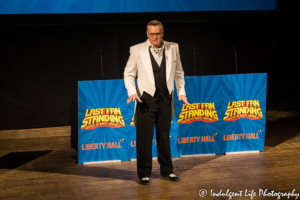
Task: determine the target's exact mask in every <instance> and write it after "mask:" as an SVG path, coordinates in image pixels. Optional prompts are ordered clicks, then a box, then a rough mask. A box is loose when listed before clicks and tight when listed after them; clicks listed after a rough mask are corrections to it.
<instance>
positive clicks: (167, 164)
mask: <svg viewBox="0 0 300 200" xmlns="http://www.w3.org/2000/svg"><path fill="white" fill-rule="evenodd" d="M171 98H172V97H171V96H169V97H168V98H165V99H163V98H162V97H161V96H159V97H152V96H151V95H149V94H148V93H146V92H144V94H143V96H142V97H141V100H142V101H143V102H142V103H139V102H138V103H137V107H136V113H135V117H136V120H135V121H136V152H137V172H138V177H139V178H143V177H150V175H151V171H152V140H153V133H154V124H155V128H156V139H157V159H158V163H159V164H160V173H161V175H162V176H167V175H169V174H172V173H173V165H172V159H171V149H170V137H169V134H170V128H171V109H172V108H171V100H172V99H171Z"/></svg>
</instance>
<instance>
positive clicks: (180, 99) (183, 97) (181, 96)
mask: <svg viewBox="0 0 300 200" xmlns="http://www.w3.org/2000/svg"><path fill="white" fill-rule="evenodd" d="M178 100H179V101H183V102H184V104H183V106H186V105H191V104H190V103H189V102H188V101H187V97H186V96H184V95H180V96H179V97H178Z"/></svg>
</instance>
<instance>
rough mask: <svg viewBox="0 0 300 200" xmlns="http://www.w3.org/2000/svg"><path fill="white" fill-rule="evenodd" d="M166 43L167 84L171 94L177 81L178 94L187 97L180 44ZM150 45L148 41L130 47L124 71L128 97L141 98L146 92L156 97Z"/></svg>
mask: <svg viewBox="0 0 300 200" xmlns="http://www.w3.org/2000/svg"><path fill="white" fill-rule="evenodd" d="M164 43H165V56H166V83H167V87H168V90H169V94H171V93H172V92H173V90H174V81H175V85H176V89H177V94H178V95H186V94H185V89H184V84H185V82H184V72H183V70H182V66H181V61H180V55H179V48H178V44H176V43H173V42H167V41H164ZM149 45H150V41H149V40H147V41H146V42H144V43H140V44H137V45H135V46H132V47H130V57H129V59H128V62H127V65H126V67H125V71H124V82H125V87H126V89H127V92H128V96H131V95H133V94H137V95H138V96H139V97H141V96H142V95H143V92H144V91H145V92H147V93H148V94H150V95H151V96H154V93H155V90H156V88H155V81H154V75H153V69H152V63H151V58H150V54H149ZM136 75H137V76H138V79H137V87H136V86H135V78H136ZM173 107H174V106H173ZM172 113H173V112H172Z"/></svg>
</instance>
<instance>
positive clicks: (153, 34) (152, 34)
mask: <svg viewBox="0 0 300 200" xmlns="http://www.w3.org/2000/svg"><path fill="white" fill-rule="evenodd" d="M149 35H150V36H151V37H154V36H156V37H158V36H161V33H149Z"/></svg>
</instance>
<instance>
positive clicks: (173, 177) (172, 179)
mask: <svg viewBox="0 0 300 200" xmlns="http://www.w3.org/2000/svg"><path fill="white" fill-rule="evenodd" d="M166 177H168V178H169V180H170V181H178V180H179V178H178V177H177V176H176V175H175V174H169V175H168V176H166Z"/></svg>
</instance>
